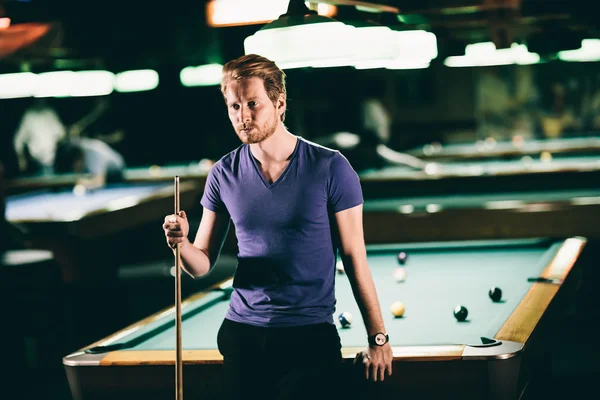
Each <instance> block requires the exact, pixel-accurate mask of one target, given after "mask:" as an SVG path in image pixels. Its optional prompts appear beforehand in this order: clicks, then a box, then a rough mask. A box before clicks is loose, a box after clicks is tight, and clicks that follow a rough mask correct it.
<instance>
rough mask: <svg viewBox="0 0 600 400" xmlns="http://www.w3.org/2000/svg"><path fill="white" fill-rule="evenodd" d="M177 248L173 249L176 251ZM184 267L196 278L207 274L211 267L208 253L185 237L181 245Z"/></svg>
mask: <svg viewBox="0 0 600 400" xmlns="http://www.w3.org/2000/svg"><path fill="white" fill-rule="evenodd" d="M174 251H175V250H173V252H174ZM179 254H180V257H181V262H182V268H183V269H184V271H185V272H187V273H188V274H189V275H191V276H192V277H194V278H199V277H201V276H204V275H206V274H207V273H208V272H209V271H210V268H211V265H210V264H211V263H210V259H209V257H208V255H207V254H206V253H205V252H204V251H202V250H200V249H199V248H197V247H195V246H194V245H193V244H192V243H190V241H189V240H187V239H185V240H184V241H183V243H182V244H181V245H180V253H179Z"/></svg>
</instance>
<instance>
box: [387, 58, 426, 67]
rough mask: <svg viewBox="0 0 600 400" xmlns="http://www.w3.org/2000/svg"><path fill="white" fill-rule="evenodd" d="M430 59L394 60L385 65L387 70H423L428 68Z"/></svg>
mask: <svg viewBox="0 0 600 400" xmlns="http://www.w3.org/2000/svg"><path fill="white" fill-rule="evenodd" d="M430 61H431V60H430V59H410V58H409V59H406V60H402V59H396V60H392V61H389V62H387V63H386V65H385V68H387V69H425V68H429V62H430Z"/></svg>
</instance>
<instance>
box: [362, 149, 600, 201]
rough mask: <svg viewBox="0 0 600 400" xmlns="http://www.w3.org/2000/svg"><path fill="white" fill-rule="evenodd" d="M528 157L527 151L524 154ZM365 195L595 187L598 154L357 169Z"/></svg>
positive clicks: (598, 176) (598, 177)
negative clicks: (417, 166) (416, 167)
mask: <svg viewBox="0 0 600 400" xmlns="http://www.w3.org/2000/svg"><path fill="white" fill-rule="evenodd" d="M527 157H528V156H527ZM359 176H360V180H361V184H362V187H363V193H364V196H365V198H369V199H379V198H384V197H398V196H419V195H423V196H426V195H437V194H446V193H494V192H515V191H531V190H540V191H541V190H555V189H572V190H577V189H590V188H598V182H600V154H596V155H580V156H577V155H572V156H568V157H567V156H565V157H561V158H554V159H551V160H547V159H541V158H540V157H535V158H534V157H530V158H516V159H512V160H499V159H496V160H494V159H490V160H472V161H471V160H465V161H463V160H457V161H448V162H437V161H435V162H428V163H426V164H425V165H424V167H423V168H420V169H415V168H413V167H408V166H387V167H384V168H380V169H371V170H364V171H360V172H359Z"/></svg>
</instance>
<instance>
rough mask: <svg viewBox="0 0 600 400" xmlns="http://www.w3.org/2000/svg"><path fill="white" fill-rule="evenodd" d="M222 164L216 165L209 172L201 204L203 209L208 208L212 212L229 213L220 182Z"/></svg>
mask: <svg viewBox="0 0 600 400" xmlns="http://www.w3.org/2000/svg"><path fill="white" fill-rule="evenodd" d="M220 167H221V164H220V163H216V164H215V165H213V166H212V168H211V169H210V170H209V171H208V177H207V178H206V184H205V185H204V193H203V194H202V199H201V200H200V204H202V207H205V208H208V209H209V210H211V211H214V212H217V213H227V207H225V203H223V200H222V199H221V186H220V182H219V176H220V175H221V174H220Z"/></svg>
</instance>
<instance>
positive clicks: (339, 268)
mask: <svg viewBox="0 0 600 400" xmlns="http://www.w3.org/2000/svg"><path fill="white" fill-rule="evenodd" d="M335 270H336V271H337V272H338V274H343V273H344V263H343V262H342V260H338V262H336V263H335Z"/></svg>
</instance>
